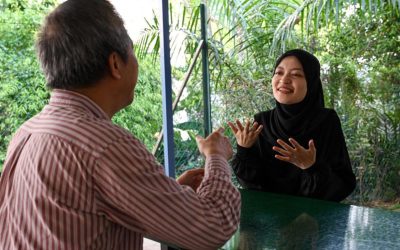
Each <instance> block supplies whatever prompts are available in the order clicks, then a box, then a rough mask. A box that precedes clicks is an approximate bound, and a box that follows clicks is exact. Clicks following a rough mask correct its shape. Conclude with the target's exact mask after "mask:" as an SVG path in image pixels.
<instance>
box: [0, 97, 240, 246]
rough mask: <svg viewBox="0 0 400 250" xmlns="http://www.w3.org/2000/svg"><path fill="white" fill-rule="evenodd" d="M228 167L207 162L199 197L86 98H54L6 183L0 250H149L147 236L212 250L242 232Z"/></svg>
mask: <svg viewBox="0 0 400 250" xmlns="http://www.w3.org/2000/svg"><path fill="white" fill-rule="evenodd" d="M230 178H231V172H230V169H229V166H228V163H227V161H226V160H225V159H224V158H223V157H221V156H217V155H213V156H210V157H208V158H207V159H206V164H205V176H204V179H203V182H202V183H201V185H200V187H199V189H198V190H197V193H196V192H194V191H193V190H192V189H191V188H190V187H188V186H181V185H179V184H178V183H177V182H176V181H175V180H174V179H172V178H169V177H167V176H166V175H165V174H164V170H163V168H162V166H160V165H159V164H158V163H157V162H156V159H155V158H154V156H153V155H152V154H151V153H149V152H148V151H147V150H146V148H145V146H144V145H143V144H142V143H141V142H139V141H138V140H137V139H136V138H135V137H134V136H132V135H131V134H130V133H129V132H127V131H126V130H124V129H122V128H120V127H118V126H116V125H114V124H113V123H112V122H111V121H110V119H109V118H107V116H106V114H105V113H104V112H103V111H102V110H101V109H100V108H99V107H98V106H97V105H96V104H95V103H94V102H92V101H91V100H90V99H89V98H87V97H85V96H82V95H80V94H78V93H75V92H71V91H65V90H54V91H53V92H52V94H51V98H50V102H49V104H48V105H46V106H45V107H44V109H43V110H42V111H41V112H40V113H39V114H38V115H36V116H35V117H33V118H32V119H30V120H29V121H27V122H25V123H24V124H23V125H22V126H21V128H20V129H19V130H18V131H17V132H16V134H15V135H14V137H13V139H12V141H11V143H10V145H9V147H8V152H7V157H6V161H5V165H4V170H3V173H2V176H1V180H0V249H7V250H11V249H35V250H36V249H107V250H108V249H142V248H143V246H142V245H143V236H146V237H149V238H152V239H156V240H159V241H161V242H167V243H170V244H174V245H177V246H180V247H183V248H189V249H215V248H217V247H218V246H221V245H222V244H223V243H224V242H225V241H226V240H228V239H229V238H230V236H231V235H232V234H233V233H234V232H235V231H236V229H237V226H238V223H239V217H240V193H239V192H238V190H237V189H236V188H235V187H234V186H233V185H232V183H231V180H230Z"/></svg>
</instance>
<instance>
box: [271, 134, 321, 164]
mask: <svg viewBox="0 0 400 250" xmlns="http://www.w3.org/2000/svg"><path fill="white" fill-rule="evenodd" d="M276 142H277V143H278V144H279V145H280V146H281V147H276V146H273V147H272V149H273V150H274V151H276V152H278V153H279V154H280V155H275V158H277V159H279V160H281V161H286V162H289V163H292V164H293V165H295V166H297V167H299V168H301V169H303V170H304V169H307V168H309V167H311V166H312V165H313V164H314V163H315V160H316V155H317V153H316V152H317V150H316V149H315V145H314V141H313V140H310V141H309V142H308V149H305V148H304V147H302V146H301V145H300V144H299V143H298V142H297V141H296V140H295V139H293V138H289V142H290V144H291V146H290V145H289V144H287V143H286V142H284V141H283V140H281V139H278V140H277V141H276Z"/></svg>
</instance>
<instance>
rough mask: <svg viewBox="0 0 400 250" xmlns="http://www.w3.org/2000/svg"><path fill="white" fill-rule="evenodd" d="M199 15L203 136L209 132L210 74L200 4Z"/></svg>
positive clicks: (205, 34) (203, 15) (204, 21)
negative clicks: (201, 44)
mask: <svg viewBox="0 0 400 250" xmlns="http://www.w3.org/2000/svg"><path fill="white" fill-rule="evenodd" d="M200 15H201V39H202V40H203V41H204V44H203V49H202V54H201V55H202V60H201V61H202V70H203V103H204V136H208V135H209V134H210V133H211V130H212V126H211V98H210V76H209V73H208V71H209V69H208V44H207V19H206V7H205V5H204V4H200Z"/></svg>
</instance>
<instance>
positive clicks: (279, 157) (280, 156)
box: [275, 155, 290, 162]
mask: <svg viewBox="0 0 400 250" xmlns="http://www.w3.org/2000/svg"><path fill="white" fill-rule="evenodd" d="M275 158H276V159H278V160H281V161H287V162H290V157H287V156H282V155H275Z"/></svg>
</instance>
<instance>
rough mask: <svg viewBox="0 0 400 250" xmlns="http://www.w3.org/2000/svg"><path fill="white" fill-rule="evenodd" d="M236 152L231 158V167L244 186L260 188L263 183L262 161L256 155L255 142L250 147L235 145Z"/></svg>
mask: <svg viewBox="0 0 400 250" xmlns="http://www.w3.org/2000/svg"><path fill="white" fill-rule="evenodd" d="M236 149H237V151H236V154H235V156H234V158H233V160H232V169H233V171H234V173H235V175H236V177H237V179H238V181H239V182H240V184H241V185H242V186H243V187H244V188H252V189H260V188H261V184H262V183H263V181H264V180H263V176H264V174H262V171H263V168H262V161H261V158H260V157H259V156H258V154H257V153H256V152H257V143H255V145H253V146H252V147H251V148H244V147H242V146H240V145H237V146H236Z"/></svg>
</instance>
